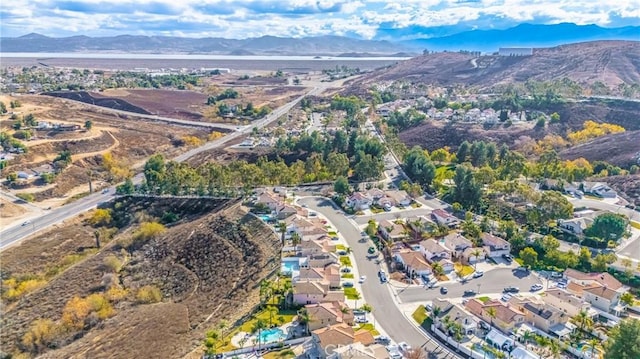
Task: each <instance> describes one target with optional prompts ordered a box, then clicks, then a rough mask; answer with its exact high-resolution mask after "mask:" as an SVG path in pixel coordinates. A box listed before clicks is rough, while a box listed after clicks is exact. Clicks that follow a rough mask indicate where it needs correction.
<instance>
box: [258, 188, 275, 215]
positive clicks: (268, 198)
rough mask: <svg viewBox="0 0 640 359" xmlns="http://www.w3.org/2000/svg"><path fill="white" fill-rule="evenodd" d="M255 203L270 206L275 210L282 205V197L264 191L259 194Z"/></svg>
mask: <svg viewBox="0 0 640 359" xmlns="http://www.w3.org/2000/svg"><path fill="white" fill-rule="evenodd" d="M255 203H256V204H262V205H264V206H267V207H269V209H270V210H272V211H275V210H276V208H277V207H278V206H279V205H280V199H279V198H277V197H276V196H274V195H273V194H272V193H270V192H263V193H262V194H260V195H259V196H258V198H257V199H256V201H255Z"/></svg>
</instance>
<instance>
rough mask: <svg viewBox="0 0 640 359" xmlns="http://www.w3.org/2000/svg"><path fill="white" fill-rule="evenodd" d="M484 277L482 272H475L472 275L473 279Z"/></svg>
mask: <svg viewBox="0 0 640 359" xmlns="http://www.w3.org/2000/svg"><path fill="white" fill-rule="evenodd" d="M483 275H484V272H483V271H481V270H477V271H475V272H474V273H473V278H480V277H482V276H483Z"/></svg>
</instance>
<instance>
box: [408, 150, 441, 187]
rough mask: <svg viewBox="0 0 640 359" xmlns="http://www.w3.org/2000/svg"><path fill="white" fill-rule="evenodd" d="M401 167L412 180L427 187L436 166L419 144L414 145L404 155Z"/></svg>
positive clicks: (431, 180) (429, 184)
mask: <svg viewBox="0 0 640 359" xmlns="http://www.w3.org/2000/svg"><path fill="white" fill-rule="evenodd" d="M403 169H404V171H405V173H406V174H407V175H408V176H409V177H410V178H411V179H412V180H414V181H416V182H417V183H419V184H420V185H421V186H423V187H427V188H428V187H429V186H431V183H432V182H433V179H434V177H435V175H436V166H435V165H434V164H433V162H431V159H430V158H429V157H428V156H427V154H426V153H425V151H424V150H422V148H420V146H414V147H413V148H412V149H411V150H410V151H409V152H407V154H406V155H405V156H404V164H403Z"/></svg>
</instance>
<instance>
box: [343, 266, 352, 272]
mask: <svg viewBox="0 0 640 359" xmlns="http://www.w3.org/2000/svg"><path fill="white" fill-rule="evenodd" d="M342 273H351V268H349V267H344V268H342Z"/></svg>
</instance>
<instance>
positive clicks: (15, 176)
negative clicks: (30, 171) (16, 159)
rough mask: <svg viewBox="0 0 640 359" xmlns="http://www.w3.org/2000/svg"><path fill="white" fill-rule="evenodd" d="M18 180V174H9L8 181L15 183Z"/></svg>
mask: <svg viewBox="0 0 640 359" xmlns="http://www.w3.org/2000/svg"><path fill="white" fill-rule="evenodd" d="M17 180H18V174H17V173H15V172H10V173H8V174H7V181H8V182H9V183H13V182H15V181H17Z"/></svg>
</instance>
